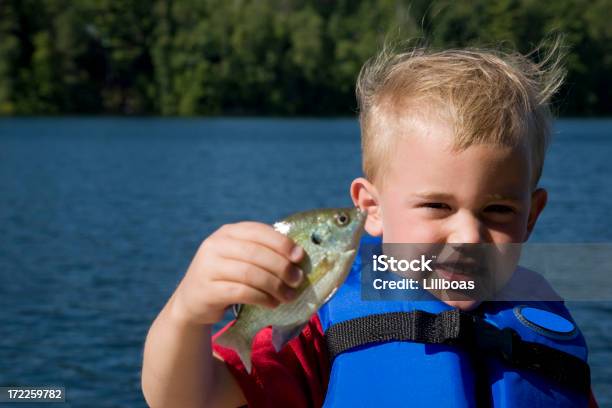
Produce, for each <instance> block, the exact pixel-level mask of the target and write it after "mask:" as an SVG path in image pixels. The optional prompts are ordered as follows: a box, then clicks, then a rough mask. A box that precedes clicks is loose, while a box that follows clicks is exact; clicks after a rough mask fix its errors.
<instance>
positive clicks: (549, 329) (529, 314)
mask: <svg viewBox="0 0 612 408" xmlns="http://www.w3.org/2000/svg"><path fill="white" fill-rule="evenodd" d="M514 314H515V315H516V317H517V318H518V319H519V321H520V322H521V323H523V325H525V326H527V327H529V328H530V329H532V330H535V331H537V332H538V333H540V334H543V335H545V336H548V337H552V338H564V339H567V338H568V337H573V336H574V334H576V326H575V325H574V323H572V322H571V321H569V320H567V319H566V318H564V317H562V316H559V315H558V314H555V313H552V312H549V311H547V310H542V309H536V308H535V307H528V306H517V307H515V308H514Z"/></svg>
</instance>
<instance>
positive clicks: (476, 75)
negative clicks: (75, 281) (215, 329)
mask: <svg viewBox="0 0 612 408" xmlns="http://www.w3.org/2000/svg"><path fill="white" fill-rule="evenodd" d="M561 80H562V74H561V71H560V70H559V68H558V66H557V64H556V63H555V64H552V67H551V68H550V69H549V70H547V71H544V70H542V65H536V64H533V63H531V62H529V61H528V60H527V59H526V58H524V57H522V56H520V55H516V54H511V55H510V54H500V53H496V52H488V51H481V50H457V51H442V52H433V51H429V50H426V49H418V50H414V51H412V52H410V53H404V54H393V53H390V52H388V51H383V53H381V54H380V55H379V56H378V57H377V58H376V59H373V60H371V61H370V62H369V63H368V64H366V66H364V68H363V69H362V71H361V73H360V76H359V79H358V83H357V95H358V100H359V104H360V125H361V133H362V148H363V169H364V175H365V177H363V178H361V177H360V178H357V179H355V180H354V181H353V183H352V185H351V188H350V192H351V196H352V199H353V202H354V203H355V205H356V206H358V207H360V208H361V209H362V210H365V211H367V213H368V219H367V221H366V225H365V229H366V231H367V232H368V233H369V234H370V235H372V236H383V237H384V238H383V241H384V242H390V243H411V242H414V243H440V244H447V243H492V244H496V245H497V244H505V243H520V242H524V241H526V240H527V239H528V237H529V235H530V233H531V231H532V230H533V228H534V226H535V224H536V221H537V219H538V216H539V215H540V213H541V212H542V210H543V209H544V206H545V205H546V199H547V196H546V191H545V190H543V189H541V188H537V183H538V180H539V177H540V174H541V171H542V166H543V161H544V153H545V150H546V147H547V144H548V141H549V135H550V129H549V125H550V112H549V108H548V101H549V99H550V97H551V95H552V94H553V93H554V92H555V91H556V89H557V88H558V87H559V85H560V83H561ZM303 256H304V254H303V250H302V249H301V248H299V247H298V246H296V245H295V244H294V243H293V242H292V241H291V240H289V239H288V238H286V237H284V236H283V235H281V234H279V233H277V232H275V231H274V230H273V229H272V228H271V227H270V226H267V225H263V224H259V223H253V222H244V223H238V224H233V225H226V226H223V227H221V228H220V229H219V230H217V231H216V232H215V233H213V234H212V235H211V236H210V237H208V238H207V239H206V240H205V241H204V242H203V243H202V245H201V247H200V248H199V250H198V252H197V253H196V255H195V257H194V260H193V262H192V264H191V266H190V267H189V269H188V271H187V273H186V275H185V277H184V279H183V280H182V282H181V283H180V285H179V287H178V288H177V290H176V291H175V293H174V294H173V295H172V297H171V298H170V300H169V301H168V303H167V304H166V306H165V307H164V309H163V310H162V311H161V313H160V315H159V316H158V317H157V319H156V320H155V322H154V323H153V325H152V327H151V329H150V332H149V335H148V338H147V342H146V346H145V353H144V364H143V374H142V376H143V377H142V383H143V390H144V393H145V396H146V399H147V402H148V403H149V404H150V405H151V406H152V407H204V406H211V407H213V406H220V407H235V406H241V405H244V404H248V405H249V406H298V407H301V406H304V407H306V406H321V405H322V404H323V403H324V402H325V403H326V405H335V404H339V405H343V402H346V401H348V400H349V399H350V397H351V396H350V395H348V394H337V390H343V389H349V390H351V389H352V390H353V391H352V392H353V394H354V395H356V396H357V397H358V398H361V400H360V399H356V400H355V401H357V402H356V403H357V404H358V405H366V404H367V403H366V401H368V398H369V397H370V396H371V394H372V393H374V392H378V393H379V392H381V391H380V390H376V391H374V390H372V391H369V390H368V382H372V380H373V379H374V378H375V377H377V376H383V377H384V375H386V373H387V371H389V370H392V368H390V366H384V365H382V366H378V365H377V364H378V362H377V361H373V363H372V364H373V365H372V366H371V367H362V366H360V365H359V364H353V366H351V365H350V358H351V357H350V356H349V357H347V358H346V359H343V360H342V362H341V363H339V361H340V360H341V359H336V360H335V361H334V363H333V364H334V366H333V369H334V371H333V372H332V375H331V379H330V362H329V355H328V354H327V344H326V340H325V338H324V330H323V327H322V324H321V320H320V318H321V314H319V315H315V316H313V318H312V319H311V321H310V323H309V325H308V326H307V327H306V328H305V329H304V330H303V331H302V333H301V334H300V336H299V337H298V338H296V339H294V340H292V341H291V342H290V343H289V344H288V345H287V346H286V347H285V348H284V349H283V350H281V352H279V353H276V352H275V351H274V350H273V348H272V345H271V342H270V330H269V329H265V330H263V331H262V332H260V334H259V335H258V336H257V337H256V338H255V340H254V344H253V355H252V361H253V371H252V372H251V374H248V373H246V371H245V370H244V367H243V366H242V364H241V363H240V361H239V359H238V358H237V356H236V354H235V353H233V352H232V351H231V350H228V349H224V348H221V347H218V346H214V347H213V346H212V341H211V327H212V325H213V324H214V323H216V322H218V321H219V320H220V319H221V318H222V315H223V312H224V310H225V309H226V308H227V307H228V306H229V305H231V304H235V303H255V304H261V305H266V306H269V307H274V306H276V305H278V304H279V303H280V302H287V301H290V300H291V299H292V298H293V297H294V296H295V290H294V288H296V287H297V286H298V285H299V283H300V282H301V279H302V275H303V272H302V271H301V270H299V268H297V266H296V264H297V263H298V262H299V261H300V260H301V259H302V257H303ZM345 286H346V285H345ZM342 289H344V287H343V288H342ZM339 292H342V290H341V291H339ZM345 292H346V291H345ZM351 296H352V295H351ZM357 297H358V295H357ZM336 298H337V299H338V300H334V299H332V302H334V301H335V302H336V305H337V304H338V302H343V301H344V300H343V299H347V298H346V296H344V297H343V295H342V294H339V295H336ZM445 302H446V305H445V304H443V303H442V302H438V303H440V305H442V306H443V307H442V308H439V307H438V306H436V307H438V309H439V310H448V309H451V308H456V309H455V310H465V311H469V310H475V311H476V312H478V310H479V309H480V308H482V307H483V306H479V303H478V302H477V301H476V300H467V301H465V300H464V301H451V300H447V301H445ZM334 307H335V306H334ZM359 307H361V306H359V305H357V306H356V308H359ZM368 307H370V306H367V305H366V306H365V308H366V309H367V308H368ZM481 315H484V312H482V313H481ZM567 318H568V319H570V318H569V316H567ZM328 323H329V322H324V325H325V326H326V327H325V329H327V328H329V325H328ZM580 339H582V338H581V337H580ZM404 343H405V344H404ZM582 343H583V341H582ZM582 343H581V344H582ZM513 344H514V343H513ZM517 344H518V343H517ZM395 346H398V347H399V346H401V347H404V346H406V347H411V346H419V347H421V348H418V349H417V348H414V347H413V348H412V349H410V351H409V352H410V353H412V354H410V359H409V360H408V359H407V358H404V357H402V354H401V353H403V352H404V351H401V350H399V349H398V350H399V351H398V354H397V358H396V360H395V363H396V365H397V366H400V367H403V370H404V371H403V372H404V373H408V374H405V375H413V376H415V377H414V378H412V377H411V379H410V380H409V381H412V382H415V381H416V380H417V379H418V377H417V376H419V375H422V376H425V377H427V375H426V374H422V373H424V372H425V371H426V370H427V369H428V367H430V368H431V367H433V368H434V369H432V371H431V373H430V375H433V376H435V375H437V373H442V372H443V371H441V370H442V369H446V368H447V367H446V366H444V367H442V368H440V369H438V368H437V367H434V366H433V365H432V364H433V362H434V361H438V360H439V357H440V356H442V357H444V356H448V355H450V356H451V357H452V358H454V359H455V360H457V361H459V360H461V361H460V365H458V366H457V367H458V369H456V370H455V371H456V372H458V373H460V378H444V377H443V376H444V374H440V377H439V378H437V379H436V378H435V377H432V378H430V379H429V380H430V383H437V384H442V385H443V384H444V383H453V382H458V383H459V384H460V385H459V388H461V387H463V388H465V389H468V388H469V389H470V390H472V389H474V390H476V389H479V390H480V391H479V392H480V393H481V394H482V392H481V391H482V381H480V383H481V384H480V385H478V383H479V381H476V380H473V381H472V380H470V381H467V380H466V378H467V379H469V378H471V377H472V376H474V378H476V375H475V374H474V375H472V372H475V371H478V370H482V367H483V366H482V364H481V365H480V366H478V364H475V365H473V366H471V365H467V366H466V365H465V364H464V362H462V361H463V359H464V357H465V356H463V354H460V353H459V352H455V351H453V350H452V349H448V347H447V348H446V349H444V350H441V351H440V350H434V351H435V353H431V352H430V351H428V350H430V348H423V347H422V346H423V345H421V344H418V345H417V344H415V343H413V344H409V342H402V344H399V345H397V344H396V345H394V347H395ZM425 346H432V345H425ZM445 347H446V346H445ZM366 349H367V348H366ZM584 350H585V351H584V354H585V355H586V349H584ZM365 351H366V352H367V351H368V350H365ZM458 353H459V354H458ZM461 353H463V352H461ZM354 354H355V355H356V356H358V355H359V354H360V352H357V353H354ZM342 357H344V356H342ZM383 357H384V356H383ZM440 358H441V357H440ZM380 360H381V361H383V360H385V358H381V359H380ZM347 361H348V362H349V367H352V368H351V369H350V370H346V369H344V371H342V370H343V367H346V364H345V363H347ZM407 361H410V364H411V365H406V366H405V367H404V365H405V364H406V362H407ZM337 363H338V364H337ZM342 364H344V366H342ZM418 364H421V366H418ZM436 364H437V363H436ZM381 367H382V368H381ZM416 367H421V368H420V369H418V370H417V368H416ZM466 367H467V368H466ZM478 367H480V368H478ZM336 368H337V370H336ZM411 368H414V370H415V371H417V372H413V371H411ZM485 370H486V368H485ZM490 370H491V368H490V367H489V371H490ZM356 371H361V374H358V373H356ZM515 371H516V370H515ZM517 372H518V374H517ZM517 372H513V373H511V374H513V375H518V379H519V380H521V379H522V378H523V377H526V378H528V379H529V380H530V381H531V377H529V376H531V375H532V374H531V373H528V374H525V375H523V374H522V373H521V372H520V371H517ZM339 373H344V374H339ZM449 375H450V374H449ZM502 375H506V372H502ZM343 376H347V377H348V376H351V382H350V383H349V384H348V385H346V384H345V385H346V386H348V387H349V388H346V386H345V387H344V388H343V385H342V384H339V383H338V382H342V378H343ZM485 377H486V376H485ZM397 378H398V377H395V378H389V379H388V381H387V380H385V381H387V382H388V383H389V384H393V383H394V382H395V381H396V380H397ZM431 380H433V381H431ZM436 380H437V381H436ZM534 381H535V380H534ZM536 382H537V381H536ZM406 384H409V382H408V383H406ZM461 384H463V386H462V385H461ZM486 384H489V383H486V381H485V386H484V388H485V389H487V390H489V391H486V390H485V394H486V392H490V393H493V392H494V391H491V390H493V388H495V387H497V385H496V386H493V385H491V384H489V385H486ZM328 385H330V387H331V386H332V385H333V392H332V389H331V388H330V389H329V390H328ZM536 385H537V384H536ZM350 387H353V388H350ZM539 387H540V388H542V386H539ZM417 388H418V389H416V388H415V389H414V390H413V392H418V391H419V389H421V388H423V387H417ZM425 388H426V387H425ZM455 388H457V387H455ZM455 388H452V387H451V388H448V389H447V388H437V389H432V390H430V394H431V398H432V401H433V400H435V398H436V397H437V398H438V402H430V404H433V405H438V404H451V405H453V406H461V405H468V406H469V405H472V404H473V403H476V402H478V403H482V401H485V403H486V404H491V403H493V402H495V401H496V400H495V398H494V397H493V396H485V397H484V399H483V398H482V397H478V398H476V399H475V400H474V401H472V400H468V399H466V400H465V401H464V400H463V399H461V398H463V397H459V398H456V397H454V396H453V395H444V394H447V393H450V392H454V391H451V390H455ZM544 388H545V387H544ZM339 392H343V391H339ZM349 392H350V391H349ZM466 392H467V391H466ZM469 392H470V393H472V391H469ZM530 392H531V391H530ZM555 392H556V391H555ZM326 393H328V395H327V397H326ZM503 393H505V395H506V394H507V395H509V394H508V391H504V390H502V394H503ZM435 394H440V395H437V396H436V395H435ZM549 394H550V392H549ZM570 394H571V393H570ZM338 395H341V396H340V397H339V396H338ZM379 395H380V394H379ZM491 395H492V394H491ZM543 395H544V394H543ZM381 397H382V396H381ZM440 397H442V398H444V397H446V398H447V399H441V400H440V399H439V398H440ZM546 397H547V396H546V395H544V396H542V398H543V399H531V401H529V399H528V400H527V401H525V399H524V398H523V400H522V401H523V403H526V402H531V403H532V404H537V403H538V401H539V403H541V404H544V403H546V401H549V400H546V399H545V398H546ZM377 398H378V397H377ZM410 398H411V396H410V394H404V395H401V396H398V398H396V400H395V401H396V403H401V402H399V401H407V402H412V403H416V401H417V400H416V399H414V398H413V399H410ZM465 398H467V397H465ZM537 398H540V396H538V397H537ZM554 398H556V397H555V396H554V395H553V400H554ZM559 398H561V399H562V400H563V401H565V402H568V403H570V404H573V403H577V404H581V403H585V401H586V399H581V400H580V401H578V402H576V401H572V396H571V395H570V396H569V397H568V396H566V395H561V397H559ZM359 401H361V403H359ZM373 401H375V399H374V400H373ZM510 402H512V401H510ZM514 402H516V403H519V400H517V401H514ZM353 403H355V402H353ZM495 403H497V402H495ZM417 405H418V404H417ZM424 405H427V403H424Z"/></svg>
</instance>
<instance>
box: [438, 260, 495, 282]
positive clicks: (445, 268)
mask: <svg viewBox="0 0 612 408" xmlns="http://www.w3.org/2000/svg"><path fill="white" fill-rule="evenodd" d="M434 270H435V273H436V275H437V276H438V277H440V278H443V279H446V280H455V281H465V280H473V279H474V278H478V277H481V276H484V272H485V271H484V268H483V267H482V266H481V265H480V264H478V263H476V262H441V263H436V264H435V265H434Z"/></svg>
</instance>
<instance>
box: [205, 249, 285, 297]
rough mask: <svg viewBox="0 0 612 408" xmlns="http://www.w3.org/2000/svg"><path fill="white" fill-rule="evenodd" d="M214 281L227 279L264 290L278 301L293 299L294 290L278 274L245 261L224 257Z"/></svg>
mask: <svg viewBox="0 0 612 408" xmlns="http://www.w3.org/2000/svg"><path fill="white" fill-rule="evenodd" d="M215 280H216V281H228V282H235V283H240V284H243V285H247V286H250V287H252V288H254V289H257V290H259V291H262V292H265V293H267V294H268V295H270V296H272V297H273V298H275V299H276V300H278V301H279V302H287V301H290V300H293V299H294V298H295V295H296V290H295V289H293V288H291V287H289V286H287V285H286V284H285V283H284V282H283V281H282V280H281V279H279V278H278V276H276V275H274V274H273V273H270V272H268V271H266V270H265V269H262V268H260V267H258V266H257V265H253V264H250V263H247V262H242V261H236V260H233V259H226V260H225V262H223V267H222V268H221V269H219V270H218V271H217V276H216V277H215Z"/></svg>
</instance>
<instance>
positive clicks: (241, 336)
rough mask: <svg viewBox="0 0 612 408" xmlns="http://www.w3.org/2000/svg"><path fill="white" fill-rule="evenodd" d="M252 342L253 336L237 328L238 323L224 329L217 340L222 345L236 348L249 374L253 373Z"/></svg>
mask: <svg viewBox="0 0 612 408" xmlns="http://www.w3.org/2000/svg"><path fill="white" fill-rule="evenodd" d="M252 342H253V338H252V337H250V336H248V335H246V334H245V333H244V332H243V331H242V330H238V329H236V325H233V326H231V327H230V328H228V329H227V330H226V331H224V332H223V333H222V334H221V335H220V336H219V337H217V339H216V341H215V343H217V344H218V345H220V346H223V347H228V348H231V349H232V350H234V351H235V352H236V354H238V357H240V360H241V361H242V364H244V367H245V368H246V370H247V372H248V373H249V374H250V373H251V343H252Z"/></svg>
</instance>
